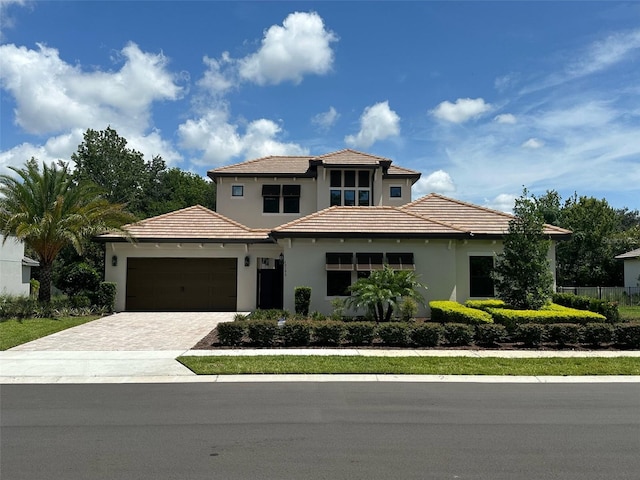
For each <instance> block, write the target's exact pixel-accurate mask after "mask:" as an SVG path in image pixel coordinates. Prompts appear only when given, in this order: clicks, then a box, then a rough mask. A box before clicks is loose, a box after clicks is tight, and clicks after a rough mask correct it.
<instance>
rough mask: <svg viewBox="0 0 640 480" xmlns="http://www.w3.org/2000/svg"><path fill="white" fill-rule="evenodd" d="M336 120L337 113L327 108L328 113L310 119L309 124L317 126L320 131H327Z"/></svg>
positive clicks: (331, 108)
mask: <svg viewBox="0 0 640 480" xmlns="http://www.w3.org/2000/svg"><path fill="white" fill-rule="evenodd" d="M338 118H340V114H339V113H338V111H337V110H336V109H335V108H333V107H329V110H328V111H326V112H322V113H319V114H317V115H315V116H314V117H313V118H312V119H311V123H312V124H314V125H316V126H318V127H319V128H320V129H321V130H328V129H329V128H331V127H332V126H333V124H334V123H336V121H337V120H338Z"/></svg>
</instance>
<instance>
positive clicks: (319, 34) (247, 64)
mask: <svg viewBox="0 0 640 480" xmlns="http://www.w3.org/2000/svg"><path fill="white" fill-rule="evenodd" d="M336 40H337V37H336V35H335V34H334V33H333V32H331V31H329V30H326V29H325V27H324V22H323V20H322V18H321V17H320V15H318V14H317V13H315V12H310V13H305V12H295V13H292V14H290V15H289V16H287V18H285V20H284V21H283V22H282V26H280V25H273V26H271V27H270V28H269V29H268V30H267V31H265V34H264V38H263V39H262V45H261V47H260V49H259V50H258V51H257V52H256V53H253V54H251V55H249V56H247V57H245V58H243V59H241V60H240V61H239V74H240V77H241V78H242V79H244V80H248V81H251V82H254V83H257V84H259V85H265V84H278V83H282V82H285V81H291V82H293V83H294V84H298V83H300V82H301V81H302V78H303V76H304V75H306V74H316V75H324V74H326V73H328V72H329V71H330V70H331V67H332V65H333V50H332V49H331V43H332V42H335V41H336Z"/></svg>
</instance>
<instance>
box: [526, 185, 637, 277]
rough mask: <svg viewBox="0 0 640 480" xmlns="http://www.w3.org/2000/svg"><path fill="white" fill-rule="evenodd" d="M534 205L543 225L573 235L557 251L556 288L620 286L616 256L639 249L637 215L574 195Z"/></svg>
mask: <svg viewBox="0 0 640 480" xmlns="http://www.w3.org/2000/svg"><path fill="white" fill-rule="evenodd" d="M535 201H536V205H537V206H538V208H539V209H540V211H541V213H542V214H543V216H544V218H545V222H546V223H550V224H553V225H557V226H559V227H562V228H566V229H569V230H571V231H572V232H573V235H572V238H571V239H570V240H568V241H563V242H560V243H559V244H558V245H557V247H556V263H557V270H556V273H557V283H558V285H562V286H578V287H582V286H620V285H622V284H623V264H622V262H621V261H619V260H615V256H616V255H619V254H621V253H625V252H628V251H630V250H633V249H635V248H638V247H640V212H638V211H637V210H629V209H628V208H621V209H614V208H612V207H611V206H610V205H609V204H608V203H607V201H606V200H604V199H602V200H598V199H596V198H593V197H585V196H581V197H578V195H577V194H574V195H573V196H572V197H571V198H569V199H567V200H566V201H565V202H564V203H562V199H561V198H560V195H559V194H558V192H556V191H555V190H550V191H547V192H546V194H545V195H543V196H541V197H538V198H535Z"/></svg>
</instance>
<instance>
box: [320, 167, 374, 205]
mask: <svg viewBox="0 0 640 480" xmlns="http://www.w3.org/2000/svg"><path fill="white" fill-rule="evenodd" d="M371 173H372V172H371V170H331V173H330V175H331V178H330V182H329V186H330V187H331V189H330V191H329V199H330V204H331V206H334V205H346V206H354V205H358V206H365V207H366V206H369V205H371Z"/></svg>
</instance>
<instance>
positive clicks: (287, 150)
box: [178, 110, 309, 165]
mask: <svg viewBox="0 0 640 480" xmlns="http://www.w3.org/2000/svg"><path fill="white" fill-rule="evenodd" d="M281 133H282V129H281V127H280V126H279V125H278V124H276V123H275V122H273V121H271V120H267V119H258V120H254V121H252V122H250V123H249V124H248V125H247V126H246V128H245V133H244V134H241V133H239V125H234V124H232V123H230V122H229V114H228V112H227V111H225V110H211V111H209V112H208V113H206V114H205V115H203V116H202V117H200V118H198V119H195V120H194V119H190V120H187V121H186V122H185V123H183V124H181V125H180V126H179V127H178V135H179V137H180V144H181V145H182V146H183V147H184V148H188V149H190V150H196V151H202V152H203V155H202V158H201V159H199V160H194V161H195V162H196V163H199V164H203V165H209V164H211V163H213V164H217V165H220V164H223V163H225V162H227V161H229V160H231V159H232V158H234V157H239V156H244V157H246V158H256V157H263V156H268V155H307V154H308V153H309V152H308V150H307V149H305V148H302V147H301V146H299V145H297V144H295V143H286V142H281V141H279V140H278V139H277V137H278V136H279V135H280V134H281Z"/></svg>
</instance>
